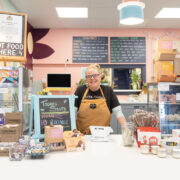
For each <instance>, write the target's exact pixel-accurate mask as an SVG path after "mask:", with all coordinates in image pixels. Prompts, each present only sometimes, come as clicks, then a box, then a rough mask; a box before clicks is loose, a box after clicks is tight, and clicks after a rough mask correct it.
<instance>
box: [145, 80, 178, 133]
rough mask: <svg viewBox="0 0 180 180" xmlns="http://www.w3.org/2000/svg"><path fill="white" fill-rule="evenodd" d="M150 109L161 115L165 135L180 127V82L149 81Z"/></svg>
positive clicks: (160, 123) (162, 131) (160, 124)
mask: <svg viewBox="0 0 180 180" xmlns="http://www.w3.org/2000/svg"><path fill="white" fill-rule="evenodd" d="M148 110H149V111H152V112H154V113H157V114H158V115H159V116H158V117H159V127H160V130H161V133H162V135H163V136H171V134H172V129H180V83H170V82H159V83H148Z"/></svg>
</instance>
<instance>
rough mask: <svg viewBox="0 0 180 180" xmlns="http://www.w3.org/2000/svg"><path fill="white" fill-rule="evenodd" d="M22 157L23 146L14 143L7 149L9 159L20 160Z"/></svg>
mask: <svg viewBox="0 0 180 180" xmlns="http://www.w3.org/2000/svg"><path fill="white" fill-rule="evenodd" d="M23 157H24V147H23V146H22V145H18V144H14V145H12V146H11V147H10V149H9V159H10V160H11V161H21V160H22V159H23Z"/></svg>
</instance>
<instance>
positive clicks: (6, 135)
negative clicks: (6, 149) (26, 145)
mask: <svg viewBox="0 0 180 180" xmlns="http://www.w3.org/2000/svg"><path fill="white" fill-rule="evenodd" d="M21 129H22V126H21V125H20V124H6V125H3V126H1V127H0V141H1V142H18V141H19V138H20V136H21Z"/></svg>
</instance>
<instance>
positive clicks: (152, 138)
mask: <svg viewBox="0 0 180 180" xmlns="http://www.w3.org/2000/svg"><path fill="white" fill-rule="evenodd" d="M137 135H138V147H140V146H141V145H142V144H143V145H144V144H147V145H150V144H151V145H160V143H161V131H160V130H159V129H157V128H155V127H138V128H137Z"/></svg>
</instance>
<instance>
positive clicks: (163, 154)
mask: <svg viewBox="0 0 180 180" xmlns="http://www.w3.org/2000/svg"><path fill="white" fill-rule="evenodd" d="M157 155H158V157H160V158H165V157H166V156H167V151H166V148H163V147H160V148H158V153H157Z"/></svg>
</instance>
